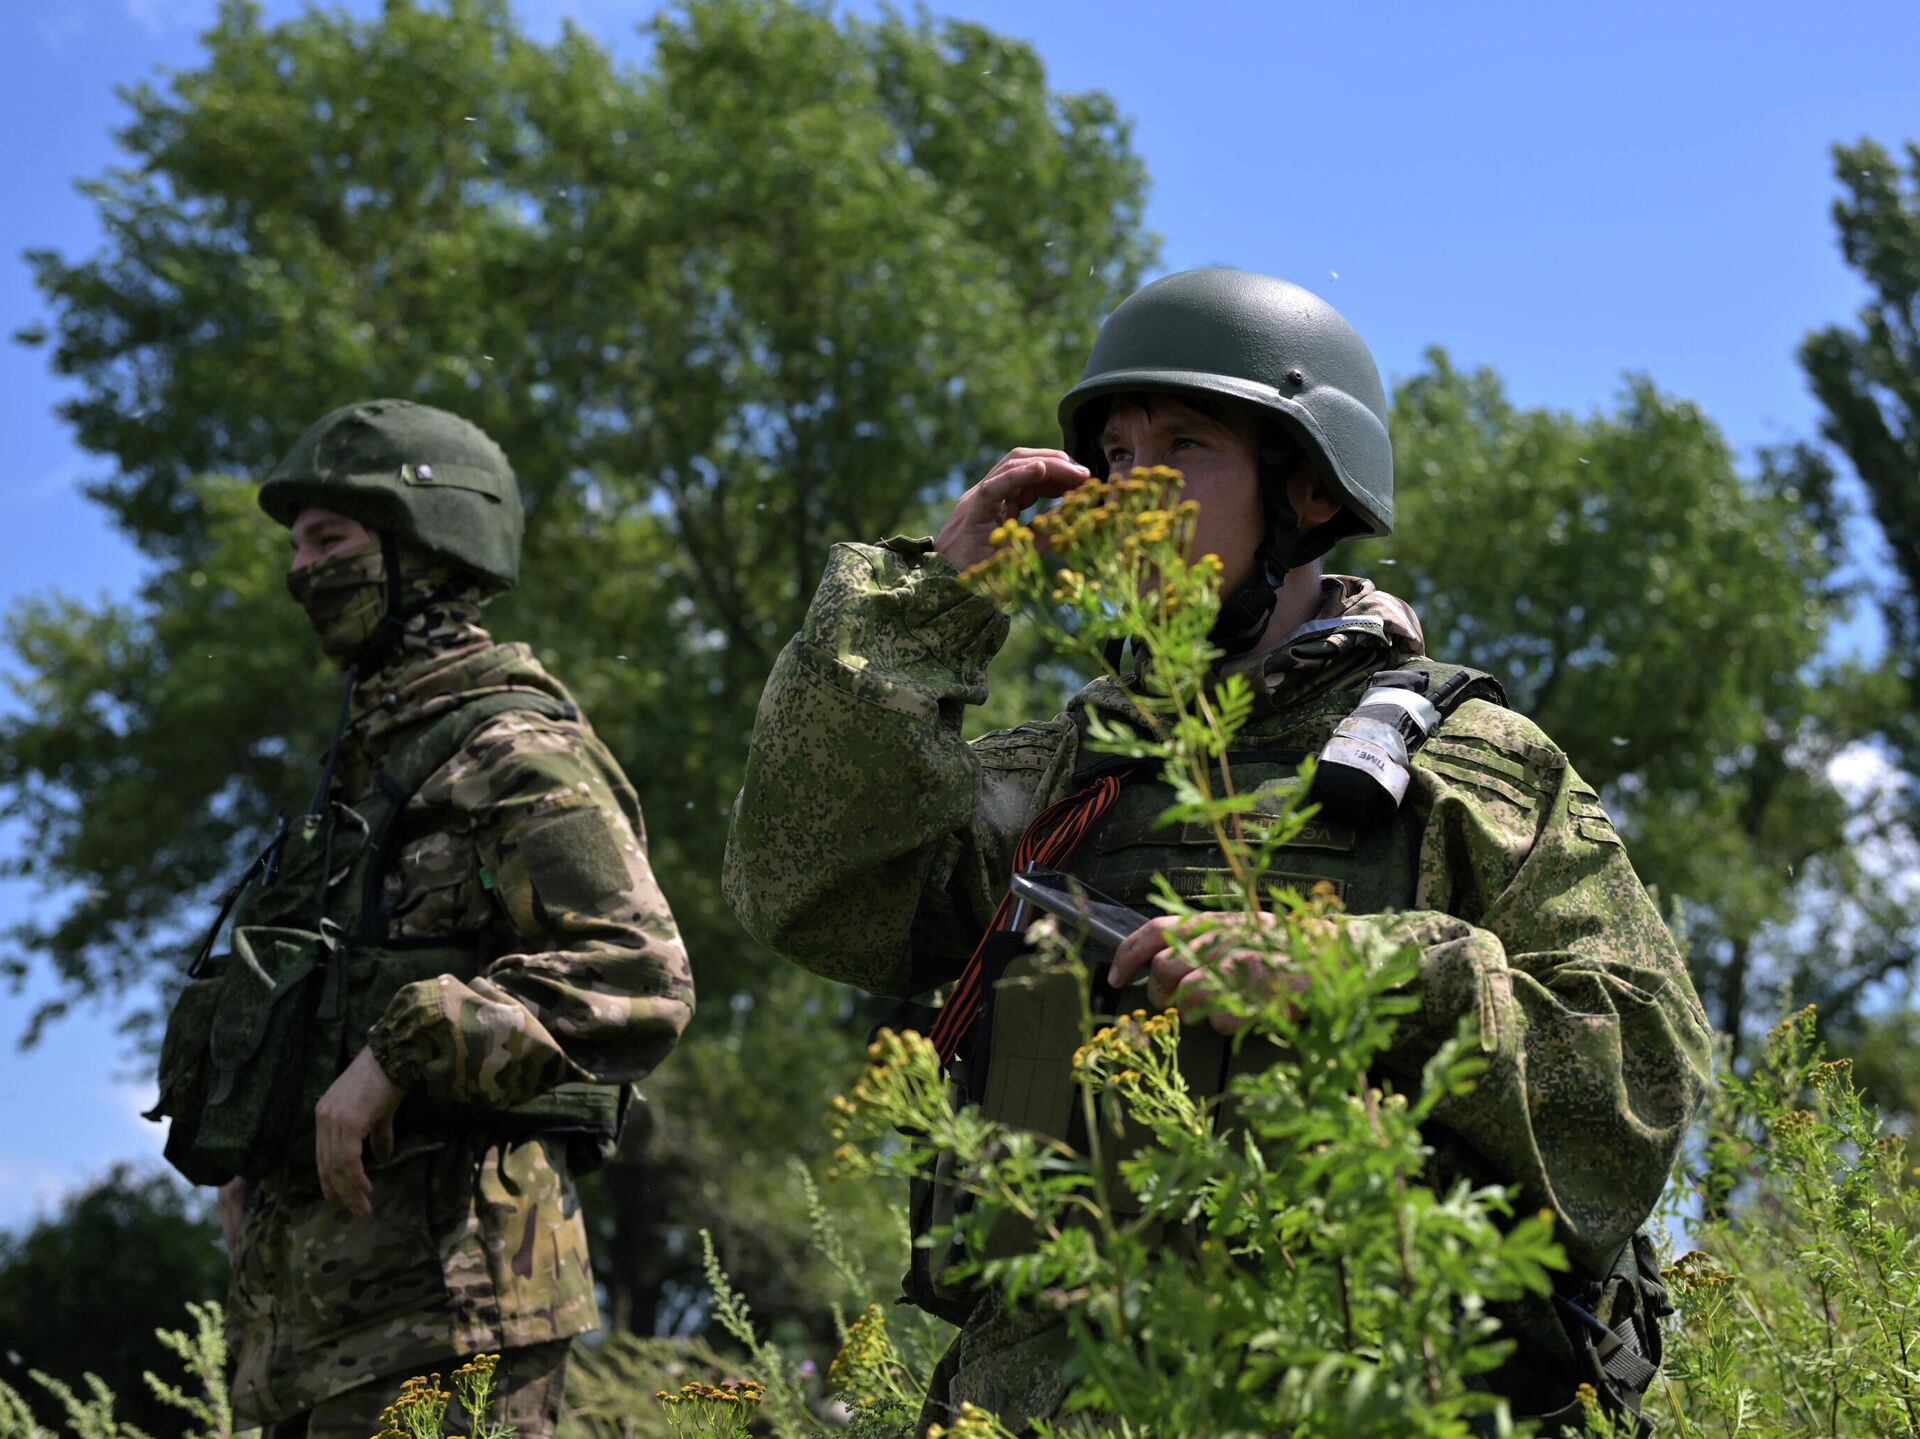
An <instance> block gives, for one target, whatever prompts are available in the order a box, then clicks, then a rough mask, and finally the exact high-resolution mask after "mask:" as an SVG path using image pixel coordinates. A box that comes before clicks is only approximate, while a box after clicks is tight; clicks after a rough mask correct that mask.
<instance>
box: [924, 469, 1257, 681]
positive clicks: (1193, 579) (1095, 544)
mask: <svg viewBox="0 0 1920 1439" xmlns="http://www.w3.org/2000/svg"><path fill="white" fill-rule="evenodd" d="M1180 484H1181V479H1180V473H1179V471H1177V470H1170V469H1166V468H1164V467H1156V468H1154V469H1138V470H1135V471H1133V473H1132V474H1131V475H1128V476H1125V477H1123V478H1118V479H1110V480H1104V481H1101V480H1090V481H1088V482H1087V483H1086V484H1083V485H1081V486H1080V487H1079V488H1078V489H1074V490H1070V491H1069V492H1068V493H1067V494H1066V495H1065V496H1064V497H1063V498H1062V499H1061V501H1060V503H1059V504H1057V505H1055V506H1054V507H1053V508H1052V509H1049V510H1045V511H1042V512H1041V513H1040V514H1038V515H1035V516H1034V518H1033V520H1032V521H1031V522H1030V523H1025V524H1023V523H1021V522H1020V521H1019V520H1017V519H1016V520H1008V521H1006V522H1005V523H1003V524H1002V525H1000V526H999V527H998V528H997V529H995V530H994V531H993V533H992V534H991V535H989V536H988V539H989V540H990V541H991V542H992V544H993V545H994V546H995V549H994V552H993V554H991V555H989V556H988V557H987V558H986V559H984V560H982V561H981V562H980V563H979V564H977V565H974V566H973V567H972V568H970V569H968V570H967V571H966V572H965V574H964V575H962V577H961V578H962V579H964V580H965V581H966V582H967V583H968V584H969V585H972V586H973V587H974V588H976V589H978V590H980V591H981V592H982V593H983V594H986V595H989V596H990V597H992V598H993V600H994V601H995V602H996V603H998V604H1001V605H1003V606H1006V607H1008V608H1012V607H1014V606H1017V605H1021V604H1023V603H1026V602H1029V601H1033V600H1042V599H1044V600H1045V601H1047V602H1048V603H1049V604H1050V605H1052V606H1053V607H1056V608H1057V609H1058V610H1061V611H1064V613H1065V619H1066V623H1065V625H1064V626H1059V627H1058V628H1057V629H1056V627H1055V626H1053V625H1048V626H1047V627H1048V628H1049V629H1056V633H1064V632H1067V631H1070V632H1071V633H1072V634H1073V635H1074V636H1075V637H1076V638H1077V639H1079V640H1081V641H1088V640H1093V641H1098V642H1101V643H1104V642H1105V641H1107V640H1110V639H1132V638H1137V637H1139V636H1141V635H1144V634H1146V633H1147V632H1148V631H1149V629H1151V628H1153V627H1155V626H1161V627H1164V626H1166V625H1168V624H1169V623H1170V622H1173V621H1175V620H1176V618H1177V619H1178V621H1179V623H1178V628H1179V629H1180V630H1182V631H1183V632H1186V633H1188V634H1189V635H1190V637H1196V638H1197V637H1200V636H1204V635H1205V633H1206V630H1207V629H1208V628H1209V627H1210V626H1211V624H1212V615H1213V613H1214V611H1215V610H1216V609H1217V608H1218V604H1219V595H1220V576H1221V570H1222V565H1221V562H1220V558H1219V556H1217V555H1202V556H1197V557H1196V556H1191V555H1190V554H1189V550H1190V549H1191V546H1192V541H1193V532H1194V523H1195V521H1196V520H1197V519H1198V517H1199V513H1200V507H1199V505H1198V504H1197V503H1195V502H1194V501H1192V500H1183V499H1181V498H1180V497H1179V495H1180Z"/></svg>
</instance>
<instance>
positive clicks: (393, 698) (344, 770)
mask: <svg viewBox="0 0 1920 1439" xmlns="http://www.w3.org/2000/svg"><path fill="white" fill-rule="evenodd" d="M475 613H476V614H477V611H476V612H475ZM429 628H432V629H433V630H434V632H435V634H436V635H437V636H438V639H437V640H436V639H428V638H426V637H425V636H424V635H422V636H416V635H415V633H414V626H413V625H412V624H410V625H409V627H408V630H409V633H408V636H407V638H406V639H405V640H403V641H402V643H401V645H400V646H399V648H398V649H397V651H396V653H395V655H394V656H393V658H392V659H391V660H390V661H389V662H388V663H387V664H385V665H383V666H381V668H380V669H379V670H377V671H375V672H374V673H373V674H371V675H369V676H368V677H367V678H366V679H364V680H362V681H361V682H360V683H359V684H357V685H355V686H354V691H353V700H352V718H351V720H350V721H349V723H348V727H347V735H346V739H345V741H344V742H343V744H342V746H341V754H340V765H339V778H338V781H337V785H338V791H339V792H341V793H344V794H347V795H360V794H363V793H365V792H366V790H367V788H368V786H370V785H371V784H372V783H373V776H374V772H375V771H376V770H377V769H378V768H379V765H380V762H381V760H382V758H383V757H384V756H385V754H386V752H387V750H388V748H389V747H390V745H391V743H392V742H393V740H394V739H395V737H397V736H399V735H401V734H404V733H406V732H409V731H412V730H413V729H414V728H415V727H416V726H418V725H419V724H421V723H422V722H424V721H426V720H430V719H433V718H435V717H436V716H438V715H441V714H444V713H446V712H447V711H448V710H450V709H453V708H455V707H456V706H458V705H461V704H465V703H466V702H467V701H469V700H475V699H479V698H480V697H482V696H483V695H491V694H499V693H501V692H503V691H507V690H527V691H531V692H533V693H536V694H543V695H549V696H551V697H552V698H554V699H557V700H560V701H561V702H563V703H566V704H571V703H573V697H572V696H571V695H570V694H568V693H567V690H566V687H565V686H564V685H562V684H561V683H560V682H559V681H558V680H557V679H555V678H554V677H553V676H552V675H550V674H548V673H547V671H546V669H545V667H544V666H542V665H541V663H540V661H539V660H537V659H535V658H534V656H533V650H532V648H531V647H529V646H527V645H524V644H500V643H498V642H496V641H495V640H494V638H493V637H492V636H491V635H489V634H488V633H487V632H486V631H485V630H483V629H481V628H480V626H479V625H478V623H477V622H469V623H468V624H466V625H464V626H462V627H460V628H459V630H458V632H457V637H456V631H455V630H454V629H453V628H452V627H451V626H449V625H447V624H446V623H445V622H444V621H442V622H441V623H440V624H439V625H437V626H431V627H429Z"/></svg>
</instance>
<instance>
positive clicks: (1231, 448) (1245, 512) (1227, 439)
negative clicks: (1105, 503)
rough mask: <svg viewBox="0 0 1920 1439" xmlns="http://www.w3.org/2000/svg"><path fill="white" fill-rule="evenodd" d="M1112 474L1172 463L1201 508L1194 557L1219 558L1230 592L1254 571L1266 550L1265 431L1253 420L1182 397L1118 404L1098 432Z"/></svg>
mask: <svg viewBox="0 0 1920 1439" xmlns="http://www.w3.org/2000/svg"><path fill="white" fill-rule="evenodd" d="M1100 448H1101V450H1102V452H1104V453H1105V455H1106V457H1107V473H1108V474H1110V475H1124V474H1126V473H1127V471H1129V470H1131V469H1132V468H1134V466H1136V465H1167V466H1169V467H1170V468H1172V469H1176V470H1178V471H1180V473H1181V474H1182V475H1184V476H1185V477H1186V487H1185V490H1184V497H1185V498H1186V499H1189V500H1195V501H1198V502H1199V505H1200V515H1199V518H1198V520H1197V521H1196V522H1195V524H1194V533H1193V553H1194V555H1195V556H1199V555H1218V556H1220V563H1221V564H1222V566H1223V567H1224V569H1223V572H1222V576H1221V584H1222V589H1223V590H1225V591H1231V590H1232V589H1233V587H1234V586H1235V585H1237V584H1239V583H1240V582H1241V581H1242V580H1244V579H1245V578H1246V577H1247V576H1248V574H1250V573H1251V572H1252V570H1253V553H1254V551H1255V549H1257V548H1258V547H1259V544H1260V532H1261V525H1262V513H1261V505H1260V430H1259V424H1258V422H1257V420H1255V419H1254V418H1253V417H1252V416H1250V415H1245V414H1238V413H1235V412H1234V411H1232V410H1222V411H1221V412H1220V414H1219V415H1218V416H1217V417H1216V416H1214V415H1210V414H1205V413H1203V412H1201V411H1200V410H1196V409H1195V408H1193V407H1192V406H1191V405H1189V404H1187V403H1186V402H1185V401H1183V400H1181V399H1180V398H1179V397H1178V396H1177V395H1171V394H1156V395H1144V396H1142V397H1141V398H1140V402H1136V401H1134V400H1132V399H1125V400H1120V401H1117V402H1116V403H1115V404H1114V407H1113V409H1112V411H1111V412H1109V413H1108V415H1107V423H1106V427H1105V428H1104V429H1103V430H1102V431H1101V433H1100Z"/></svg>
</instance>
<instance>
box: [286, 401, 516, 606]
mask: <svg viewBox="0 0 1920 1439" xmlns="http://www.w3.org/2000/svg"><path fill="white" fill-rule="evenodd" d="M308 505H319V506H321V507H322V508H324V509H329V510H335V511H338V512H339V513H340V514H343V515H347V516H349V517H350V518H352V519H356V520H358V521H360V523H361V524H363V525H366V526H368V527H369V528H371V529H374V530H378V531H380V532H381V533H383V534H387V535H391V536H394V537H395V538H397V539H399V540H401V541H404V542H406V543H408V544H410V545H412V546H413V547H415V548H417V549H421V550H425V551H426V552H428V553H429V554H434V555H438V556H440V557H441V558H442V559H446V560H450V561H452V562H453V563H454V564H456V565H459V566H460V567H461V568H462V569H466V570H470V571H472V572H473V573H474V574H477V575H480V576H482V577H483V578H484V579H486V580H488V581H489V582H490V583H491V584H492V585H494V586H495V587H497V588H498V589H500V590H510V589H512V588H513V586H514V583H515V581H516V580H518V579H519V576H520V538H521V535H522V533H523V532H524V530H525V528H526V514H525V511H524V510H523V509H522V508H521V504H520V486H519V484H518V483H517V482H516V481H515V480H514V478H513V466H511V465H509V464H508V463H507V457H506V455H505V454H504V453H503V452H502V451H501V449H500V447H499V446H498V445H496V444H495V443H494V442H493V441H492V440H491V439H489V438H488V437H487V434H486V432H485V431H484V430H482V429H480V427H479V426H477V425H473V424H470V423H468V422H467V421H466V420H463V419H461V418H460V417H459V416H458V415H450V414H448V413H447V412H446V411H445V410H436V409H432V408H430V407H429V406H426V405H416V404H414V403H413V402H412V401H410V400H367V401H364V402H362V403H360V404H357V405H348V406H346V407H345V408H344V409H339V410H335V411H334V412H333V413H332V414H330V415H327V416H325V417H323V418H322V419H320V420H317V421H315V422H314V424H312V425H311V426H309V427H308V429H307V432H306V433H305V434H303V435H302V436H300V438H299V439H298V440H296V441H294V445H293V448H292V449H291V450H289V451H288V452H287V454H286V456H285V457H284V458H283V459H282V460H281V461H280V463H279V464H277V465H275V466H274V467H273V471H272V473H271V474H269V475H268V476H267V478H266V482H265V483H264V484H262V485H261V486H260V508H261V509H263V510H265V511H266V512H267V513H268V514H269V515H271V516H272V517H273V518H274V519H276V520H278V521H279V522H280V523H281V524H283V525H288V526H291V525H292V524H293V521H294V518H295V517H296V516H297V515H298V514H299V513H300V511H301V510H302V509H303V508H305V507H306V506H308Z"/></svg>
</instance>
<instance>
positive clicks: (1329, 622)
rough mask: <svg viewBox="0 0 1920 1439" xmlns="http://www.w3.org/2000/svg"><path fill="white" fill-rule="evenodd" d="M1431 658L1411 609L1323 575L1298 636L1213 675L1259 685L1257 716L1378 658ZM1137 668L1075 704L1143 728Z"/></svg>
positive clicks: (1362, 584)
mask: <svg viewBox="0 0 1920 1439" xmlns="http://www.w3.org/2000/svg"><path fill="white" fill-rule="evenodd" d="M1425 652H1426V641H1425V636H1424V633H1423V631H1422V629H1421V626H1420V617H1419V616H1418V615H1417V614H1416V613H1414V609H1413V606H1412V605H1410V604H1408V603H1407V602H1406V601H1405V600H1403V599H1400V598H1398V597H1397V596H1394V595H1390V594H1388V593H1386V592H1385V591H1384V590H1381V589H1379V588H1378V587H1376V586H1375V585H1374V583H1373V581H1371V580H1364V579H1361V578H1359V577H1358V576H1355V575H1323V576H1321V579H1320V610H1319V613H1318V614H1316V615H1315V616H1314V618H1312V619H1311V620H1308V621H1307V622H1306V623H1305V624H1303V625H1301V626H1300V627H1299V628H1298V629H1296V630H1294V631H1293V633H1292V634H1290V635H1288V636H1287V637H1286V638H1285V639H1283V640H1281V641H1280V642H1279V643H1278V644H1276V645H1272V646H1270V647H1269V648H1267V649H1265V650H1261V651H1259V652H1258V653H1256V654H1251V655H1236V656H1234V657H1233V658H1232V659H1230V660H1229V661H1228V662H1227V663H1225V664H1223V665H1221V666H1220V667H1219V668H1218V669H1217V670H1216V671H1215V677H1216V679H1219V678H1224V677H1225V676H1227V675H1230V674H1240V675H1245V676H1246V677H1247V679H1248V680H1250V681H1251V682H1252V684H1253V687H1254V696H1255V713H1256V715H1261V714H1274V713H1277V712H1278V711H1280V710H1282V709H1285V708H1286V707H1288V706H1290V705H1293V704H1297V703H1299V702H1300V701H1301V700H1303V699H1307V698H1309V697H1310V696H1312V695H1315V694H1318V693H1319V692H1320V691H1321V690H1323V689H1325V688H1327V687H1328V686H1330V685H1332V684H1335V683H1337V682H1339V681H1340V680H1342V679H1345V678H1346V677H1347V676H1348V675H1350V674H1352V673H1353V671H1354V670H1355V669H1356V668H1360V667H1363V666H1366V665H1370V664H1373V663H1376V662H1377V660H1378V659H1379V657H1380V656H1382V655H1390V656H1391V657H1392V658H1394V659H1412V658H1413V657H1415V656H1416V655H1421V654H1424V653H1425ZM1138 678H1139V667H1138V666H1136V668H1135V669H1134V670H1131V671H1126V672H1123V673H1122V674H1121V675H1120V676H1119V678H1118V679H1106V678H1102V679H1097V680H1095V681H1093V683H1092V684H1089V685H1088V686H1086V687H1085V688H1084V689H1082V690H1081V691H1080V693H1079V694H1078V695H1076V696H1074V699H1073V705H1074V706H1075V707H1084V708H1086V709H1092V710H1098V711H1100V712H1101V713H1103V714H1105V715H1107V716H1108V717H1110V718H1113V719H1118V720H1122V721H1124V722H1126V723H1128V724H1131V725H1133V726H1135V727H1136V728H1137V727H1142V726H1144V723H1145V721H1144V719H1143V718H1142V716H1141V714H1140V711H1139V709H1138V708H1137V707H1136V706H1135V705H1134V702H1133V698H1132V695H1131V694H1130V692H1129V691H1130V689H1131V687H1132V685H1133V684H1134V683H1136V682H1137V681H1138Z"/></svg>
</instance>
